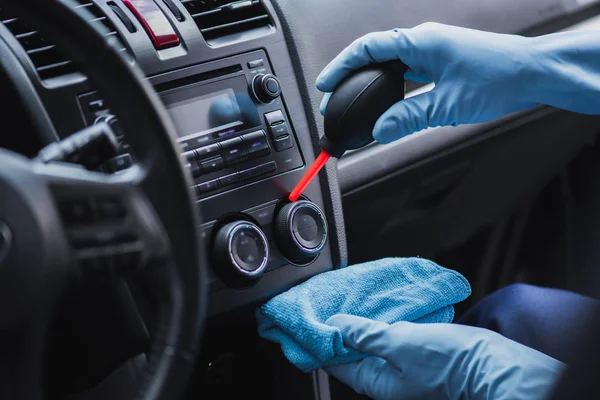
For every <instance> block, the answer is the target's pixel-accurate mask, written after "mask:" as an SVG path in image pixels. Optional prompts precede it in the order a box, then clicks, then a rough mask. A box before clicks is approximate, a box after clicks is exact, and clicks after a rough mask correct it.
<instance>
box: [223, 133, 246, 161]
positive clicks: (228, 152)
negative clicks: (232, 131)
mask: <svg viewBox="0 0 600 400" xmlns="http://www.w3.org/2000/svg"><path fill="white" fill-rule="evenodd" d="M221 146H222V147H223V154H224V155H225V159H226V160H227V163H228V164H234V163H237V162H240V161H244V160H245V159H246V150H245V149H244V142H243V141H242V138H239V137H238V138H235V139H229V140H226V141H224V142H221Z"/></svg>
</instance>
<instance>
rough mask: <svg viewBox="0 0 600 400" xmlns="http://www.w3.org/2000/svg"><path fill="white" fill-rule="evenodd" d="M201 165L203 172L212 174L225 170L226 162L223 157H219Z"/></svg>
mask: <svg viewBox="0 0 600 400" xmlns="http://www.w3.org/2000/svg"><path fill="white" fill-rule="evenodd" d="M200 165H202V171H204V173H205V174H210V173H211V172H215V171H219V170H221V169H223V168H225V160H223V157H221V156H219V157H217V158H213V159H211V160H207V161H203V162H202V163H200Z"/></svg>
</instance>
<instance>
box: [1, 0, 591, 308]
mask: <svg viewBox="0 0 600 400" xmlns="http://www.w3.org/2000/svg"><path fill="white" fill-rule="evenodd" d="M76 3H77V4H76V6H77V7H80V8H82V9H85V10H87V11H89V12H90V13H91V15H92V19H91V20H90V23H93V24H98V26H99V28H100V29H102V30H103V32H104V33H105V35H106V36H107V38H108V39H109V40H113V41H114V42H115V43H116V45H117V46H118V48H119V49H120V51H122V52H123V54H124V56H126V57H128V59H129V60H130V62H131V63H132V64H135V65H137V66H138V67H139V68H140V69H141V70H142V71H143V72H144V73H145V75H146V76H147V79H148V82H149V83H150V84H151V85H153V86H154V88H155V90H156V91H157V93H158V94H159V96H160V99H161V100H162V102H163V103H164V105H165V107H166V108H167V111H168V113H169V115H170V117H171V120H172V123H173V124H174V126H175V128H176V131H177V132H178V142H179V144H180V146H181V155H182V157H184V159H185V161H186V163H187V166H188V167H189V169H190V174H191V175H192V176H193V179H194V187H193V190H194V192H195V194H196V204H197V206H198V208H199V210H200V212H201V215H202V216H203V220H204V221H205V222H204V223H203V224H202V226H200V227H199V229H200V230H201V232H202V235H204V236H205V237H207V238H209V239H210V240H209V243H210V245H209V247H208V248H207V249H206V251H207V253H209V254H211V263H212V267H213V268H212V270H211V273H210V287H211V301H210V308H211V310H210V312H211V314H213V315H215V314H220V313H223V312H226V311H229V310H233V309H235V308H236V307H239V306H242V305H246V304H250V303H254V302H258V301H262V300H264V299H267V298H269V297H271V296H273V295H274V294H277V293H280V292H281V291H284V290H286V289H287V288H289V287H292V286H294V285H296V284H298V283H299V282H301V281H303V280H305V279H308V278H309V277H311V276H313V275H315V274H318V273H321V272H324V271H327V270H330V269H333V268H340V267H343V266H345V265H346V264H347V262H348V255H347V248H346V227H345V223H344V213H343V207H342V191H341V190H343V191H344V192H349V191H352V190H356V189H357V188H359V187H361V186H364V185H366V184H368V183H369V182H370V181H372V180H373V178H380V177H382V176H385V175H386V174H389V173H393V172H394V171H395V170H397V169H398V168H400V167H401V166H402V162H407V160H412V162H414V161H415V160H416V159H419V158H424V157H426V156H428V155H430V154H432V153H435V152H439V151H440V149H443V148H445V147H449V146H452V145H455V144H457V143H462V142H465V141H466V140H467V139H469V138H470V137H473V136H474V135H475V133H476V132H475V131H474V130H473V129H466V130H462V131H460V132H457V131H454V132H455V133H454V134H452V135H448V136H447V137H446V138H445V139H440V137H441V136H439V135H438V136H436V135H431V136H430V137H427V138H424V137H423V135H415V137H414V138H412V139H411V140H412V141H413V142H411V143H412V144H410V145H408V146H406V144H394V145H392V146H385V147H384V146H378V145H374V146H369V147H368V148H366V149H364V150H361V151H358V152H353V153H350V154H348V155H347V156H345V157H344V158H342V160H341V161H340V163H339V171H338V165H335V164H334V163H332V164H331V165H328V166H327V168H326V169H325V170H324V172H323V173H322V174H321V176H320V179H319V180H316V181H315V182H313V183H312V184H311V185H310V186H309V187H308V188H307V190H306V192H305V198H304V199H303V202H301V203H302V204H301V207H299V208H298V209H292V208H291V207H290V206H289V205H288V204H287V203H286V201H285V197H286V195H287V194H288V193H289V192H290V191H291V190H292V188H293V187H294V185H295V184H296V183H297V182H298V181H299V179H300V178H301V176H302V175H303V172H304V170H305V168H306V167H307V166H308V165H310V163H312V161H313V160H314V159H315V153H316V151H317V150H318V139H319V137H320V136H322V133H323V129H322V124H321V119H320V115H319V113H318V103H319V101H320V97H321V94H320V93H319V92H318V91H316V89H315V88H314V84H313V83H314V80H315V78H316V76H317V75H318V73H319V72H320V71H321V69H322V68H323V67H324V66H325V65H326V64H327V62H328V61H329V60H330V59H331V58H333V57H334V56H335V55H336V54H337V52H339V51H340V50H341V49H342V48H343V47H345V46H346V45H347V44H348V43H349V42H350V41H351V40H353V39H354V38H356V37H358V36H360V35H362V34H365V33H368V32H370V31H375V30H383V29H388V28H395V27H411V26H414V25H417V24H419V23H421V22H425V21H437V22H442V23H450V24H456V25H463V26H467V27H471V28H481V29H486V30H492V31H497V32H505V33H524V34H539V33H547V32H549V31H553V30H556V29H557V28H556V24H557V23H558V24H563V23H565V21H567V22H566V23H569V24H573V23H575V22H578V21H581V20H584V19H587V18H589V16H590V15H593V14H595V13H597V11H598V10H597V7H598V2H596V1H591V0H588V1H583V0H563V1H550V2H549V1H546V0H535V1H529V2H525V3H523V2H522V1H518V0H505V1H494V0H490V1H486V2H484V4H482V2H481V1H476V0H460V1H456V2H455V3H456V4H455V7H453V8H448V7H436V6H435V5H436V3H440V4H442V1H441V0H432V1H429V2H424V1H422V0H408V1H403V2H398V1H396V0H382V1H379V2H377V7H378V9H380V10H382V11H385V12H380V13H377V17H376V18H375V17H373V18H365V17H364V16H368V15H371V14H372V13H373V12H374V11H373V8H374V6H373V4H372V3H371V2H364V1H361V0H346V1H344V2H343V3H342V2H341V1H338V0H335V1H322V0H304V1H291V0H271V1H269V0H241V1H228V0H76ZM342 8H343V9H344V10H345V12H343V13H341V12H339V11H340V9H342ZM442 10H443V13H442ZM349 20H352V21H353V23H352V24H351V26H349V25H348V23H347V21H349ZM0 22H1V23H0V42H1V44H2V47H3V48H4V49H5V50H6V49H8V50H7V51H10V53H11V58H9V57H2V60H1V61H0V62H2V63H3V64H5V66H7V64H8V63H10V62H14V60H17V61H18V63H16V64H15V65H12V66H10V68H7V70H8V71H10V74H12V76H11V79H12V80H13V81H14V82H17V84H16V86H17V91H18V93H19V96H20V97H21V99H22V100H23V101H24V103H25V104H26V106H27V107H28V109H29V112H30V115H31V116H32V118H33V120H34V124H35V125H36V127H37V130H38V131H39V132H40V135H41V140H42V142H43V144H49V143H51V142H54V141H56V140H58V139H63V138H66V137H68V136H69V135H71V134H72V133H74V132H76V131H78V130H80V129H82V128H84V127H86V126H90V125H93V124H95V123H100V122H102V123H108V124H111V125H112V126H113V127H114V129H115V131H116V132H119V126H118V118H119V116H118V115H114V114H113V112H112V111H111V107H110V104H108V103H107V102H106V101H105V100H104V99H103V96H102V93H100V92H99V91H98V90H97V89H96V88H95V86H94V82H92V81H90V80H89V79H88V78H87V77H86V76H85V75H84V74H82V73H81V72H79V71H78V70H77V66H76V65H74V63H73V62H71V61H70V60H68V59H66V58H65V57H64V56H63V55H62V53H61V51H60V49H57V48H56V47H55V46H54V45H53V44H52V43H51V42H49V41H47V40H46V39H45V38H44V37H43V36H42V35H41V34H40V33H39V32H37V31H36V29H35V27H30V26H27V25H26V24H24V23H22V21H21V20H20V18H19V16H18V15H11V14H10V13H9V12H8V10H4V9H2V8H1V7H0ZM549 24H550V25H549ZM340 27H343V29H340ZM409 89H411V90H419V87H418V86H417V85H415V84H412V85H409ZM120 140H121V144H120V150H119V154H118V155H117V156H116V157H114V158H112V159H111V160H109V161H108V162H107V163H106V164H105V165H102V166H101V167H100V169H102V170H103V171H105V172H110V173H119V172H120V171H122V170H123V169H126V168H128V167H129V166H131V165H132V164H133V163H135V154H131V152H130V150H129V147H128V145H127V137H126V133H122V132H121V134H120ZM399 146H404V147H403V149H404V150H401V149H400V147H399ZM401 151H406V152H408V153H410V154H407V156H406V157H399V156H398V154H400V153H399V152H401ZM374 154H376V155H377V157H373V155H374ZM394 154H395V155H394ZM411 157H412V158H411ZM367 159H370V160H379V161H378V162H377V163H376V165H372V166H371V168H365V165H366V164H364V163H366V162H368V161H366V160H367ZM381 160H385V162H382V161H381ZM402 160H404V161H402ZM365 171H370V172H369V173H366V172H365ZM338 179H339V180H338Z"/></svg>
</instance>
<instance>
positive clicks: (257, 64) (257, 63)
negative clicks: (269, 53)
mask: <svg viewBox="0 0 600 400" xmlns="http://www.w3.org/2000/svg"><path fill="white" fill-rule="evenodd" d="M263 65H265V60H263V59H262V58H259V59H258V60H252V61H248V68H258V67H262V66H263Z"/></svg>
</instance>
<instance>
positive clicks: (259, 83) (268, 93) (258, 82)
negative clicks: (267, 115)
mask: <svg viewBox="0 0 600 400" xmlns="http://www.w3.org/2000/svg"><path fill="white" fill-rule="evenodd" d="M252 91H253V92H254V96H255V97H256V99H257V100H258V101H260V102H261V103H270V102H272V101H273V100H275V99H276V98H278V97H279V96H280V95H281V82H279V79H278V78H277V77H276V76H275V75H272V74H259V75H256V76H255V77H254V79H253V80H252Z"/></svg>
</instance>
